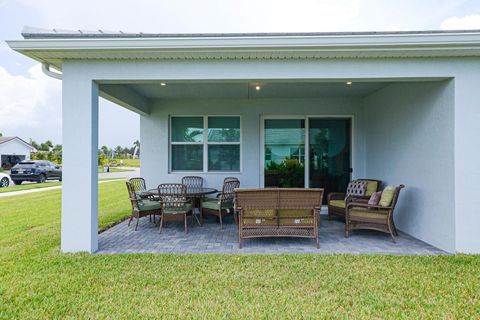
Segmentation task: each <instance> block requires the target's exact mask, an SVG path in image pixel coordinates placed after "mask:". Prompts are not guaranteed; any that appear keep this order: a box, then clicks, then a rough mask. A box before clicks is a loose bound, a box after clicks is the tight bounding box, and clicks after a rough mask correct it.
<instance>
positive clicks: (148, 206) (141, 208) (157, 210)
mask: <svg viewBox="0 0 480 320" xmlns="http://www.w3.org/2000/svg"><path fill="white" fill-rule="evenodd" d="M126 184H127V190H128V195H129V198H130V202H131V203H132V216H131V217H130V220H129V221H128V226H130V223H131V222H132V220H133V218H135V219H137V223H136V224H135V230H137V228H138V222H139V221H140V218H141V217H145V216H149V217H150V221H152V220H151V216H153V222H154V223H155V215H159V216H161V215H162V210H161V207H160V203H159V202H158V201H153V200H149V199H141V198H140V197H139V196H138V194H137V193H136V192H135V188H134V186H133V185H132V183H131V182H129V181H127V182H126Z"/></svg>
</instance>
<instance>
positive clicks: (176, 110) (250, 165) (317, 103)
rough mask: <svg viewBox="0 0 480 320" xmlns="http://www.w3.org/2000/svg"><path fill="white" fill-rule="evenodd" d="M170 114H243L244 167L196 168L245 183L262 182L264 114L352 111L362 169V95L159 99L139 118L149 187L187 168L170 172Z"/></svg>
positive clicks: (213, 180) (213, 177)
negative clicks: (234, 169)
mask: <svg viewBox="0 0 480 320" xmlns="http://www.w3.org/2000/svg"><path fill="white" fill-rule="evenodd" d="M171 115H239V116H241V132H242V145H241V168H242V172H241V173H226V174H219V173H213V172H212V173H197V172H195V173H193V174H195V175H199V176H202V177H204V178H205V181H206V184H207V185H208V186H212V187H217V188H218V187H220V186H221V185H222V181H223V179H224V177H226V176H232V175H233V176H237V177H239V179H240V181H241V183H242V187H260V186H261V185H260V181H261V177H260V174H261V167H260V162H261V160H260V159H263V158H262V157H263V155H261V154H260V131H261V127H260V123H261V117H262V116H269V115H286V116H288V115H292V116H295V115H310V116H315V115H318V116H329V115H344V116H353V148H354V153H353V159H352V160H353V161H352V162H353V163H352V164H353V168H354V175H355V176H358V177H362V176H363V174H364V169H365V167H364V139H363V130H362V128H361V125H360V123H361V116H362V113H361V100H360V98H325V99H256V100H255V99H252V100H247V99H243V100H228V99H222V100H170V101H158V102H157V103H156V104H155V105H154V108H153V109H152V113H151V115H149V116H142V117H141V120H140V139H141V142H142V161H141V172H142V176H143V177H145V179H146V181H147V184H148V187H150V188H155V187H156V186H157V185H158V184H159V183H163V182H179V181H180V180H181V177H182V176H184V175H186V173H180V172H173V173H169V171H168V169H169V168H168V163H169V159H168V157H169V142H168V119H169V116H171Z"/></svg>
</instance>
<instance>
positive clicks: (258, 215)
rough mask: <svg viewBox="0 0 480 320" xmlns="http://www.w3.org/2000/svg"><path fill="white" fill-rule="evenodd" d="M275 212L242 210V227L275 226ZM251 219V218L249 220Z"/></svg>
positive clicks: (271, 210) (270, 210) (269, 210)
mask: <svg viewBox="0 0 480 320" xmlns="http://www.w3.org/2000/svg"><path fill="white" fill-rule="evenodd" d="M276 216H277V210H275V209H268V210H243V224H244V225H265V226H273V225H277V218H276ZM249 217H253V218H249Z"/></svg>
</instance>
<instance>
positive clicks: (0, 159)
mask: <svg viewBox="0 0 480 320" xmlns="http://www.w3.org/2000/svg"><path fill="white" fill-rule="evenodd" d="M35 151H36V150H35V148H34V147H32V146H31V145H30V144H29V143H27V142H25V141H23V140H22V139H20V138H19V137H0V166H1V167H2V168H11V167H13V166H14V165H16V164H17V163H19V162H20V161H22V160H30V153H31V152H35Z"/></svg>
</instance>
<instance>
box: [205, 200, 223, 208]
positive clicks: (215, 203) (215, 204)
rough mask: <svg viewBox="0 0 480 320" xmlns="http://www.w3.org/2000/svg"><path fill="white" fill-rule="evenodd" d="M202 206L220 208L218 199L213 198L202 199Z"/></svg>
mask: <svg viewBox="0 0 480 320" xmlns="http://www.w3.org/2000/svg"><path fill="white" fill-rule="evenodd" d="M202 208H205V209H211V210H219V209H220V200H219V199H213V198H205V199H204V200H203V201H202Z"/></svg>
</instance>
